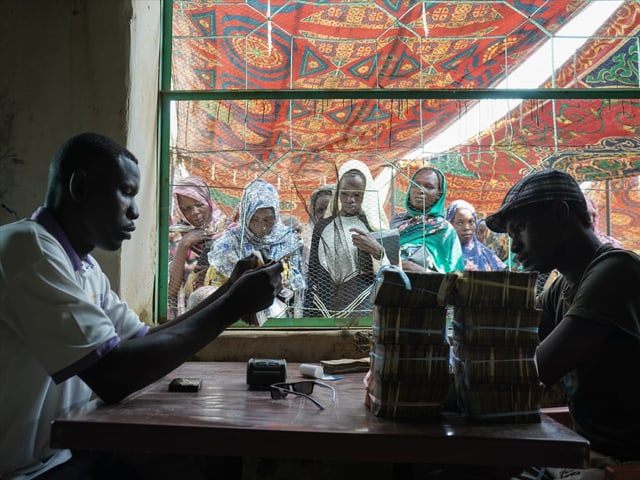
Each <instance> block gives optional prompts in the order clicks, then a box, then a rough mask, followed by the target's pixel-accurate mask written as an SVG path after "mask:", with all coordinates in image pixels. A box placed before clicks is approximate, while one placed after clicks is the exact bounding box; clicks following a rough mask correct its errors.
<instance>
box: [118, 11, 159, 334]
mask: <svg viewBox="0 0 640 480" xmlns="http://www.w3.org/2000/svg"><path fill="white" fill-rule="evenodd" d="M161 5H162V2H160V1H159V0H133V17H132V19H131V57H130V60H129V63H130V72H131V75H130V92H129V115H128V125H129V128H128V131H127V146H128V148H129V150H131V151H132V152H134V153H135V155H136V157H138V161H139V162H140V163H139V165H140V174H141V180H142V181H141V185H140V192H139V193H138V196H137V197H136V201H137V202H138V207H139V208H140V218H139V219H138V221H137V222H136V226H137V228H136V232H135V233H134V235H133V238H132V239H131V240H130V241H129V242H125V244H124V245H123V247H122V256H121V266H122V270H121V279H120V287H121V291H122V295H123V297H124V298H125V299H126V300H127V302H128V303H129V305H130V306H131V307H132V308H133V309H134V310H135V311H136V312H137V313H138V314H139V315H140V318H141V319H142V320H143V321H145V322H147V323H153V322H154V318H153V303H152V299H153V294H154V282H155V278H156V270H155V268H156V262H155V260H156V247H157V245H158V242H157V234H156V232H157V221H156V220H157V217H158V209H157V188H156V185H157V178H158V172H157V164H158V161H157V158H158V154H157V144H158V141H157V105H158V73H159V64H160V33H161V28H160V26H161V24H162V22H161Z"/></svg>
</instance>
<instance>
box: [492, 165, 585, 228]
mask: <svg viewBox="0 0 640 480" xmlns="http://www.w3.org/2000/svg"><path fill="white" fill-rule="evenodd" d="M549 200H561V201H567V202H582V203H583V204H585V206H586V201H585V199H584V194H583V193H582V190H581V189H580V185H578V182H576V180H575V179H574V178H573V177H572V176H571V175H569V174H568V173H567V172H563V171H562V170H557V169H554V168H549V169H546V170H540V171H537V172H532V173H530V174H528V175H527V176H526V177H524V178H521V179H520V180H519V181H518V182H517V183H516V184H515V185H514V186H513V187H511V188H510V189H509V191H508V192H507V194H506V195H505V197H504V199H503V200H502V205H501V206H500V209H498V211H497V212H496V213H494V214H493V215H489V216H488V217H487V226H488V227H489V228H490V229H491V230H493V231H494V232H498V233H504V232H506V231H507V218H508V216H509V215H510V214H511V213H513V211H515V210H516V209H519V208H521V207H525V206H528V205H533V204H535V203H540V202H546V201H549Z"/></svg>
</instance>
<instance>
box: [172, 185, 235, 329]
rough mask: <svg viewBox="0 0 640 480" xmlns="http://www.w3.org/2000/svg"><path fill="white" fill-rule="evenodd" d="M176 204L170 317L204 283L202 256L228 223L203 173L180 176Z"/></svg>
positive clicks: (178, 311) (178, 312)
mask: <svg viewBox="0 0 640 480" xmlns="http://www.w3.org/2000/svg"><path fill="white" fill-rule="evenodd" d="M173 204H174V209H175V212H176V214H177V217H178V221H177V222H176V223H175V224H173V225H171V226H170V227H169V261H170V263H169V288H168V307H169V308H168V312H167V314H168V317H169V318H174V317H176V316H177V315H180V314H182V313H184V312H185V310H186V305H187V299H188V296H189V295H190V294H191V292H193V291H194V290H195V289H196V288H199V287H200V286H202V284H203V281H204V274H205V271H206V265H205V266H203V265H201V264H199V263H198V259H199V258H200V256H201V255H202V254H203V252H204V251H205V250H206V247H207V243H208V242H210V241H211V239H212V238H213V237H214V235H216V234H218V233H220V232H221V231H222V230H223V229H224V228H225V225H226V223H227V218H226V217H225V215H224V213H223V212H222V210H220V208H218V206H217V205H216V204H215V202H214V201H213V199H212V198H211V192H210V190H209V186H208V185H207V184H206V182H205V181H204V180H203V179H201V178H200V177H187V178H183V179H179V180H177V181H176V185H175V187H174V189H173Z"/></svg>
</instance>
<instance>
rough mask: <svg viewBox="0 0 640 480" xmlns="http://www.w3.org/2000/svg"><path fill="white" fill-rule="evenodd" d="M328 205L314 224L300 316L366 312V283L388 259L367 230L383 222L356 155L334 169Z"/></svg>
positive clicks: (368, 308) (380, 226)
mask: <svg viewBox="0 0 640 480" xmlns="http://www.w3.org/2000/svg"><path fill="white" fill-rule="evenodd" d="M338 178H339V181H338V185H337V188H336V191H335V192H334V195H333V202H332V204H333V208H332V209H331V212H330V214H329V216H328V218H324V219H322V220H321V221H319V222H318V223H317V224H316V226H315V227H314V230H313V236H312V239H311V251H310V255H309V271H308V276H307V280H308V288H307V294H306V297H305V316H322V317H334V318H342V317H363V316H369V315H371V302H370V287H371V286H372V285H373V281H374V279H375V274H376V272H377V270H378V268H379V267H380V265H382V264H388V263H389V261H388V259H387V256H386V254H385V251H384V248H383V247H382V245H381V244H380V243H379V242H378V241H377V240H376V239H375V237H374V236H373V235H372V234H371V232H375V231H380V230H384V229H386V228H388V221H387V217H386V215H385V213H384V211H383V209H382V199H380V198H379V197H378V194H377V192H375V191H374V190H373V187H374V181H373V177H372V176H371V172H370V171H369V168H368V167H367V166H366V165H365V164H364V163H362V162H360V161H358V160H350V161H349V162H347V163H345V164H344V165H343V166H342V167H341V168H340V170H339V172H338Z"/></svg>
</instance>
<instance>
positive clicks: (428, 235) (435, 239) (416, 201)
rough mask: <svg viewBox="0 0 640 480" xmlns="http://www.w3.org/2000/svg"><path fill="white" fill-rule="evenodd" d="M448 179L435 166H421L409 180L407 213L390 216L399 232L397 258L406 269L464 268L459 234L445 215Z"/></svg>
mask: <svg viewBox="0 0 640 480" xmlns="http://www.w3.org/2000/svg"><path fill="white" fill-rule="evenodd" d="M446 197H447V182H446V180H445V178H444V174H443V173H442V172H441V171H440V170H438V169H437V168H435V167H424V168H420V169H419V170H418V171H416V173H414V174H413V177H412V178H411V181H410V182H409V191H408V192H407V197H406V199H405V206H406V209H407V211H406V213H398V214H396V215H394V216H393V218H392V219H391V228H397V229H398V232H400V258H401V260H402V269H403V270H405V271H421V272H422V271H431V272H439V273H449V272H453V271H456V270H458V271H462V270H464V256H463V255H462V247H461V246H460V240H459V239H458V234H457V233H456V230H455V229H454V228H453V226H452V225H451V224H450V223H449V222H447V220H446V219H445V201H446Z"/></svg>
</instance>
